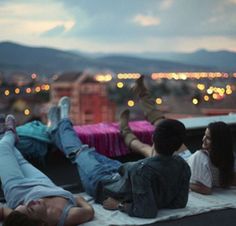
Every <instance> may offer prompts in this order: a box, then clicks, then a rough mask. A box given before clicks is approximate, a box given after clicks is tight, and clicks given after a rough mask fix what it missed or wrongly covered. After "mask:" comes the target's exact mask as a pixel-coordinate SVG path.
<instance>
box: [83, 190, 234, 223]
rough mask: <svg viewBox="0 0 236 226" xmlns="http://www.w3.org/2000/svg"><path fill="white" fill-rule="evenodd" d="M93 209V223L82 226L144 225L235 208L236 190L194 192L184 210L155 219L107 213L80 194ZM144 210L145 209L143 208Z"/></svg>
mask: <svg viewBox="0 0 236 226" xmlns="http://www.w3.org/2000/svg"><path fill="white" fill-rule="evenodd" d="M82 195H83V196H84V197H85V198H86V199H87V200H90V203H91V204H92V205H93V207H94V209H95V218H94V220H93V221H91V222H88V223H84V224H82V225H83V226H97V225H103V226H106V225H125V226H127V225H145V224H151V223H155V222H158V221H163V220H171V219H173V220H174V219H178V218H182V217H185V216H191V215H197V214H200V213H206V212H209V211H211V210H220V209H226V208H236V188H234V189H230V190H221V189H217V190H214V192H213V194H212V195H201V194H198V193H195V192H190V193H189V200H188V203H187V206H186V208H183V209H164V210H160V211H159V213H158V215H157V217H156V218H153V219H142V218H136V217H129V216H128V215H127V214H124V213H122V212H120V211H118V210H117V211H108V210H105V209H103V207H102V206H101V205H99V204H95V203H94V201H93V199H92V198H91V197H89V196H88V195H86V194H85V193H83V194H82ZM144 208H145V207H144Z"/></svg>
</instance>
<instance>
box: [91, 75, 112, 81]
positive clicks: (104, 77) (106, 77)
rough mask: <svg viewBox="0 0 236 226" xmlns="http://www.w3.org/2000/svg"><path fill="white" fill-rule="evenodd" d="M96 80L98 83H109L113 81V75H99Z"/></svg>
mask: <svg viewBox="0 0 236 226" xmlns="http://www.w3.org/2000/svg"><path fill="white" fill-rule="evenodd" d="M95 80H96V81H98V82H109V81H111V80H112V75H111V74H106V75H102V74H97V75H96V76H95Z"/></svg>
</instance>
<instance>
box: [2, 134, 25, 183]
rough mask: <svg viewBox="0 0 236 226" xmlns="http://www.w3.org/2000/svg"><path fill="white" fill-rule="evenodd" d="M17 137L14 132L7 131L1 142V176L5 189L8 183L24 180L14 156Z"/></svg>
mask: <svg viewBox="0 0 236 226" xmlns="http://www.w3.org/2000/svg"><path fill="white" fill-rule="evenodd" d="M14 150H15V135H14V134H13V132H12V131H7V132H6V133H5V135H4V136H3V137H2V139H1V140H0V176H1V181H2V185H3V187H5V185H7V184H8V182H14V181H15V180H16V181H18V180H19V179H22V178H24V174H23V172H22V171H21V168H20V165H19V163H18V161H17V158H16V156H15V154H14Z"/></svg>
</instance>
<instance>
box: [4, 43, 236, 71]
mask: <svg viewBox="0 0 236 226" xmlns="http://www.w3.org/2000/svg"><path fill="white" fill-rule="evenodd" d="M86 69H89V70H92V71H98V72H104V71H113V72H116V73H118V72H137V73H147V74H148V73H152V72H184V71H227V72H235V71H236V53H233V52H228V51H219V52H208V51H205V50H200V51H197V52H194V53H190V54H183V53H142V54H109V55H108V54H94V55H93V54H85V53H81V52H78V51H73V52H72V51H62V50H58V49H53V48H44V47H29V46H23V45H19V44H16V43H12V42H0V72H1V71H2V72H3V73H13V72H27V73H32V72H36V73H40V74H47V75H52V74H54V73H61V72H65V71H82V70H86Z"/></svg>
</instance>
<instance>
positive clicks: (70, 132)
mask: <svg viewBox="0 0 236 226" xmlns="http://www.w3.org/2000/svg"><path fill="white" fill-rule="evenodd" d="M51 138H52V141H53V143H54V144H55V145H56V146H57V147H58V148H59V149H60V150H61V151H63V152H64V154H65V155H66V156H67V155H69V154H70V153H71V152H74V151H78V150H79V149H80V148H81V147H82V145H83V144H82V142H81V141H80V139H79V137H78V135H77V134H76V132H75V131H74V129H73V126H72V123H71V121H70V120H69V119H62V120H61V121H60V122H59V124H58V126H57V128H56V129H55V130H53V131H52V132H51Z"/></svg>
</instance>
